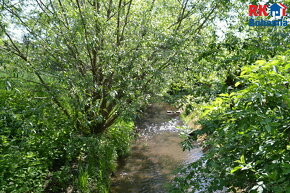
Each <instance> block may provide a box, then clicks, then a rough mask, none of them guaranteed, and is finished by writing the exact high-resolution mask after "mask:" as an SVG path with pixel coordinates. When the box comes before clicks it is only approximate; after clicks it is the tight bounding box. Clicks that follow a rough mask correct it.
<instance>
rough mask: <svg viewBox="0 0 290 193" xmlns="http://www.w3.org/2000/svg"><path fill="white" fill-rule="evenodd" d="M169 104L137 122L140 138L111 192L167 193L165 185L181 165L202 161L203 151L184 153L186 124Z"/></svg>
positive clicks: (155, 106)
mask: <svg viewBox="0 0 290 193" xmlns="http://www.w3.org/2000/svg"><path fill="white" fill-rule="evenodd" d="M176 110H177V109H174V108H173V107H172V106H170V105H167V104H153V105H151V106H149V107H148V109H147V110H146V111H145V112H144V114H143V116H142V118H140V119H139V120H137V121H136V127H137V131H138V133H139V137H138V138H137V139H136V141H135V142H134V143H133V144H132V146H131V153H130V155H129V156H128V157H127V158H125V159H124V160H122V162H121V164H120V166H119V168H118V171H117V172H116V173H115V176H114V177H113V179H112V185H111V193H165V192H166V189H165V188H164V184H166V183H169V182H170V180H172V179H173V177H174V176H173V174H172V172H173V171H174V170H175V169H177V168H178V167H179V166H180V165H181V164H184V163H186V162H188V161H194V160H196V159H198V158H199V157H200V156H201V155H202V153H201V150H200V149H195V150H193V151H192V152H183V151H182V149H181V146H180V142H181V141H182V139H181V138H180V137H179V132H180V129H178V127H179V126H182V121H181V120H180V119H179V117H178V114H174V113H172V114H168V113H167V111H174V112H175V111H176Z"/></svg>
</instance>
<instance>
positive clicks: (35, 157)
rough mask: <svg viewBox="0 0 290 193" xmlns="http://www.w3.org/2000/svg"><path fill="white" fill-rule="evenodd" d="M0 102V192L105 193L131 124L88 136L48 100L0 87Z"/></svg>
mask: <svg viewBox="0 0 290 193" xmlns="http://www.w3.org/2000/svg"><path fill="white" fill-rule="evenodd" d="M0 84H5V83H3V82H1V83H0ZM39 94H40V93H34V95H38V96H39ZM0 98H1V100H0V107H1V109H0V144H1V145H0V192H3V193H4V192H17V193H18V192H21V193H22V192H23V193H24V192H37V193H38V192H65V191H67V190H68V188H70V189H73V190H74V191H80V192H102V193H103V192H108V187H109V183H110V176H111V173H112V171H113V170H114V169H115V167H116V160H117V157H118V156H123V155H125V154H126V153H127V152H128V149H129V144H130V140H131V139H132V136H133V135H132V131H133V126H134V125H133V123H132V122H130V121H127V122H125V121H122V120H120V121H118V122H117V123H116V124H115V125H114V126H112V127H111V128H110V129H109V130H108V132H107V133H105V134H103V135H98V136H97V135H93V136H90V137H89V136H84V135H81V134H80V133H79V132H77V131H76V129H74V128H72V126H71V125H72V124H71V123H70V121H69V120H68V119H67V118H66V117H65V116H63V115H62V114H61V113H59V112H58V110H57V109H56V108H54V106H53V105H52V104H51V101H50V100H47V99H45V98H43V99H42V98H41V99H36V100H34V99H33V98H35V97H34V96H33V94H30V93H25V92H24V91H23V92H22V91H19V90H18V91H17V90H13V89H12V90H7V89H0Z"/></svg>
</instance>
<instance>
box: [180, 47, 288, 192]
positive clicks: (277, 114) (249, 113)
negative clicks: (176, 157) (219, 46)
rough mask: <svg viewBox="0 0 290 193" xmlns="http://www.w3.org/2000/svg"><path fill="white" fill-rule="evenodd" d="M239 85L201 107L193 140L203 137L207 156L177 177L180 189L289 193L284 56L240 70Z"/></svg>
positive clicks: (286, 89) (286, 68)
mask: <svg viewBox="0 0 290 193" xmlns="http://www.w3.org/2000/svg"><path fill="white" fill-rule="evenodd" d="M240 80H241V81H240V82H237V83H236V86H238V85H239V84H243V88H244V89H241V90H238V91H236V92H232V93H230V94H221V95H220V96H219V97H217V98H216V100H215V101H213V102H212V103H211V105H210V106H206V107H204V113H203V115H202V116H201V118H200V123H201V124H202V125H203V129H201V130H196V131H195V132H193V134H194V135H193V137H197V136H198V135H201V134H207V135H208V139H207V140H206V141H205V142H204V146H205V147H207V148H206V149H208V151H207V152H206V153H205V155H204V157H203V158H202V159H200V160H199V161H198V162H195V163H192V164H191V165H190V166H189V168H191V169H189V170H188V168H187V170H186V171H187V174H186V175H185V176H186V177H179V178H177V182H178V183H179V184H182V189H183V190H186V189H188V188H191V189H200V188H201V187H202V186H205V192H211V191H214V190H220V189H223V188H224V187H227V189H228V190H229V191H233V192H235V191H238V190H239V191H240V190H242V191H246V192H288V191H290V181H289V179H290V162H289V160H290V142H289V134H290V92H289V82H290V52H289V51H287V52H286V53H285V54H284V55H282V56H276V57H275V58H273V59H272V60H270V61H265V60H259V61H257V62H256V63H255V65H251V66H245V67H243V68H242V73H241V76H240Z"/></svg>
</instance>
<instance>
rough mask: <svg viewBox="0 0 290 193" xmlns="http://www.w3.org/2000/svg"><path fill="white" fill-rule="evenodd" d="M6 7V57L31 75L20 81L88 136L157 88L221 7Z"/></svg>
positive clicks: (38, 1) (90, 1)
mask: <svg viewBox="0 0 290 193" xmlns="http://www.w3.org/2000/svg"><path fill="white" fill-rule="evenodd" d="M0 2H1V5H0V6H1V16H0V19H1V20H2V21H1V31H2V34H3V38H2V41H1V42H0V49H1V52H2V53H4V54H5V55H6V56H9V57H10V56H11V57H18V58H19V59H18V60H14V61H17V62H16V64H15V65H13V68H15V69H16V71H18V72H24V73H22V74H24V75H23V76H21V75H19V74H20V73H15V74H17V75H15V76H17V79H18V80H24V79H25V80H26V81H30V82H32V83H34V84H36V85H38V86H40V87H41V88H42V89H44V90H45V93H46V96H45V97H43V96H42V97H43V98H44V100H48V102H51V103H52V104H53V105H54V106H55V107H57V108H58V109H59V110H60V112H62V113H63V114H65V115H66V116H67V117H68V118H69V119H70V120H72V121H73V123H74V127H75V128H77V129H78V130H80V131H81V132H82V133H84V134H98V133H102V132H104V131H105V130H106V128H108V127H110V126H111V125H112V124H113V123H114V122H115V121H116V120H117V119H118V117H119V116H120V115H121V114H122V112H124V111H128V109H129V108H132V107H134V106H136V105H137V104H140V103H142V102H143V101H146V100H147V99H148V97H150V94H151V93H154V92H156V91H158V89H160V85H162V82H163V80H164V78H165V77H166V76H165V75H166V74H167V75H168V72H169V70H168V69H169V68H170V67H172V66H173V65H175V64H178V62H180V61H182V60H181V58H182V57H185V53H184V48H186V47H187V46H189V45H190V44H191V42H192V41H193V40H194V39H196V38H198V34H200V33H201V30H202V29H203V28H204V27H205V26H206V25H207V24H208V22H209V21H210V20H213V19H214V17H215V14H216V13H217V12H218V9H220V8H221V6H220V3H221V2H208V3H204V2H199V1H196V2H194V3H193V1H189V0H184V1H178V0H176V1H175V0H170V1H165V0H151V1H149V0H146V1H145V0H144V1H143V0H31V1H21V0H13V1H10V0H1V1H0ZM20 32H21V33H20ZM16 34H18V35H16ZM202 46H204V45H202ZM17 69H18V70H17ZM14 78H16V77H14Z"/></svg>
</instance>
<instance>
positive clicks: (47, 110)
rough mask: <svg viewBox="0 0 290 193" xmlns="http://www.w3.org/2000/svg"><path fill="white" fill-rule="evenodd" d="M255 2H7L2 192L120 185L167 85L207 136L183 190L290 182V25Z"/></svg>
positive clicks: (2, 21)
mask: <svg viewBox="0 0 290 193" xmlns="http://www.w3.org/2000/svg"><path fill="white" fill-rule="evenodd" d="M250 3H257V2H256V1H255V2H250V1H245V0H244V1H235V0H233V1H228V0H219V1H199V0H193V1H191V0H184V1H179V0H152V1H147V0H146V1H145V0H144V1H143V0H27V1H23V0H0V51H1V52H0V192H1V193H2V192H3V193H6V192H17V193H18V192H20V193H22V192H23V193H26V192H37V193H38V192H84V193H86V192H100V193H106V192H109V187H110V176H111V174H112V172H113V171H114V170H115V169H116V166H117V160H118V158H119V157H122V156H125V155H126V154H128V152H129V147H130V143H131V141H132V140H133V136H134V120H135V118H136V117H137V116H138V115H137V112H138V111H139V110H140V109H141V108H143V107H144V106H146V105H147V104H148V103H150V100H152V99H153V100H155V99H156V97H159V98H158V99H160V98H162V99H163V100H164V101H167V102H170V103H172V104H176V105H177V106H178V107H180V108H182V109H183V110H184V111H183V116H184V117H186V119H187V120H189V121H192V120H196V119H198V120H199V124H201V126H202V127H201V129H197V130H194V131H192V133H190V134H189V136H188V139H187V140H186V141H184V142H183V145H184V149H190V148H192V142H193V141H195V140H196V139H197V138H199V137H201V136H202V137H203V138H205V140H204V141H203V142H202V145H203V147H204V150H205V151H206V152H205V155H204V157H203V158H202V159H201V160H199V161H198V162H195V163H192V164H190V166H189V167H188V168H186V169H184V170H182V171H181V173H182V172H184V175H181V176H180V177H178V178H176V180H175V182H176V183H175V185H177V186H174V187H172V188H171V190H170V191H172V192H191V191H194V190H198V189H199V188H200V187H201V186H202V184H204V182H206V181H207V182H206V188H207V189H206V190H205V192H212V191H213V190H218V189H223V188H224V187H226V188H228V190H229V191H233V192H235V191H244V192H289V191H290V184H289V179H290V163H289V160H290V154H289V152H290V143H289V132H290V122H289V120H290V117H289V115H290V112H289V111H290V110H289V109H290V101H289V98H290V94H289V82H290V80H289V79H290V77H289V74H290V71H289V69H290V66H289V64H290V52H289V49H290V47H289V45H290V39H289V26H290V25H288V26H287V27H265V28H259V27H249V26H248V24H247V20H246V19H245V15H246V13H245V9H246V8H247V6H248V4H250ZM269 3H273V2H272V1H269ZM284 3H285V4H286V5H287V3H288V4H289V3H290V2H289V0H286V1H285V2H284ZM289 5H290V4H289Z"/></svg>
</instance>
